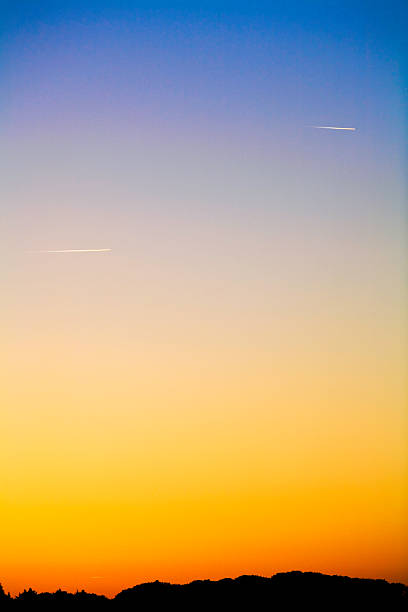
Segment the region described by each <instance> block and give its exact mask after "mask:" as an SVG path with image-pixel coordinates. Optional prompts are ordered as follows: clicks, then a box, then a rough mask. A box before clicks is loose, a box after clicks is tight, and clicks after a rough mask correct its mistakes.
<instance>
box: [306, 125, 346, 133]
mask: <svg viewBox="0 0 408 612" xmlns="http://www.w3.org/2000/svg"><path fill="white" fill-rule="evenodd" d="M310 127H312V128H315V129H316V130H348V131H349V132H355V131H356V128H355V127H338V126H336V125H311V126H310Z"/></svg>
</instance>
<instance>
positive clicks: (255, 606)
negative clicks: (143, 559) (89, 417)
mask: <svg viewBox="0 0 408 612" xmlns="http://www.w3.org/2000/svg"><path fill="white" fill-rule="evenodd" d="M20 609H21V610H53V611H59V610H74V609H75V610H77V609H87V610H90V611H93V610H95V611H96V610H100V611H103V610H106V609H109V610H118V611H119V610H135V612H136V611H139V610H140V611H144V610H146V611H147V610H156V609H157V610H160V609H162V610H186V611H187V610H191V611H193V610H201V609H206V610H207V609H208V610H223V611H225V612H228V611H230V610H234V609H246V610H251V611H252V610H254V611H256V610H271V611H274V610H276V611H280V610H306V609H311V610H327V611H330V610H333V609H336V610H337V609H342V610H345V611H347V610H361V611H362V612H364V611H366V610H372V609H374V610H384V611H386V612H388V611H390V612H391V611H393V610H406V611H408V587H407V586H405V585H403V584H399V583H389V582H386V581H385V580H369V579H362V578H348V577H345V576H326V575H325V574H318V573H310V572H289V573H284V574H283V573H282V574H276V575H275V576H272V577H271V578H263V577H260V576H240V577H239V578H235V579H231V578H225V579H223V580H216V581H212V580H197V581H194V582H191V583H189V584H184V585H179V584H170V583H166V582H158V581H156V582H149V583H146V584H140V585H137V586H135V587H132V588H130V589H125V590H124V591H121V592H120V593H118V594H117V595H116V597H114V598H113V599H108V598H107V597H104V596H103V595H94V594H90V593H86V592H85V591H79V592H77V593H67V592H65V591H61V590H58V591H56V592H55V593H36V592H35V591H33V590H32V589H29V590H25V591H23V593H20V594H19V595H18V596H17V597H14V598H13V597H10V596H9V595H6V594H5V593H4V591H3V589H2V588H1V587H0V610H1V611H2V612H3V611H4V612H6V611H8V610H15V611H16V612H17V610H20Z"/></svg>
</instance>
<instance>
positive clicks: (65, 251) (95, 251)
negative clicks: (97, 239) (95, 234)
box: [28, 249, 112, 253]
mask: <svg viewBox="0 0 408 612" xmlns="http://www.w3.org/2000/svg"><path fill="white" fill-rule="evenodd" d="M108 251H112V249H59V250H55V251H28V252H29V253H107V252H108Z"/></svg>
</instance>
